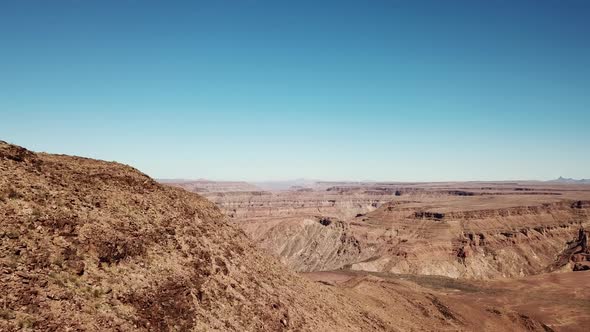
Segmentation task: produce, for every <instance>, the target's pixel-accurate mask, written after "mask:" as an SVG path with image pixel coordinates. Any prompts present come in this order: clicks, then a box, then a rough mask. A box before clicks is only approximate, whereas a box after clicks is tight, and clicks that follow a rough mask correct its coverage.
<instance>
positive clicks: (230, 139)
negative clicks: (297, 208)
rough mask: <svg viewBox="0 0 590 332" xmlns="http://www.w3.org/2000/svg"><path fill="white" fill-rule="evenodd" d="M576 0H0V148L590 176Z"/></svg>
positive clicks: (588, 21)
mask: <svg viewBox="0 0 590 332" xmlns="http://www.w3.org/2000/svg"><path fill="white" fill-rule="evenodd" d="M589 36H590V2H588V1H429V2H425V1H342V0H340V1H253V0H244V1H219V0H215V1H139V0H138V1H130V0H127V1H125V0H118V1H82V0H80V1H74V0H70V1H58V0H55V1H32V0H22V1H2V2H1V4H0V139H3V140H7V141H10V142H12V143H15V144H19V145H23V146H25V147H27V148H30V149H33V150H37V151H47V152H55V153H66V154H76V155H82V156H89V157H94V158H100V159H106V160H116V161H119V162H123V163H127V164H131V165H133V166H135V167H137V168H139V169H140V170H142V171H144V172H146V173H148V174H149V175H151V176H153V177H159V178H210V179H217V180H221V179H228V180H234V179H235V180H240V179H242V180H268V179H271V180H272V179H275V180H276V179H291V178H301V177H305V178H316V179H326V180H339V179H348V180H365V179H373V180H399V181H414V180H424V181H432V180H478V179H480V180H492V179H498V180H500V179H507V180H510V179H549V178H555V177H557V176H559V175H563V176H568V177H576V178H582V177H586V178H588V177H590V144H589V143H590V37H589Z"/></svg>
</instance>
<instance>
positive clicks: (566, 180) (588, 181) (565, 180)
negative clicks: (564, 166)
mask: <svg viewBox="0 0 590 332" xmlns="http://www.w3.org/2000/svg"><path fill="white" fill-rule="evenodd" d="M549 182H559V183H581V184H590V179H572V178H564V177H563V176H560V177H559V178H557V179H555V180H550V181H549Z"/></svg>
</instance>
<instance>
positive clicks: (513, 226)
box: [172, 181, 590, 331]
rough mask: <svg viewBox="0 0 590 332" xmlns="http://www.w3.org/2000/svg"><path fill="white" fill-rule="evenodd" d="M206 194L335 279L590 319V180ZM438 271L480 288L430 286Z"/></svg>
mask: <svg viewBox="0 0 590 332" xmlns="http://www.w3.org/2000/svg"><path fill="white" fill-rule="evenodd" d="M172 185H175V184H174V183H172ZM176 185H178V184H176ZM193 185H194V183H193ZM202 194H203V195H204V196H205V197H207V198H209V199H210V200H211V201H213V202H215V203H216V204H217V205H218V206H219V207H220V208H221V209H222V210H223V211H224V212H225V213H226V214H227V215H228V216H229V218H230V220H232V221H233V222H234V223H235V224H236V225H238V226H239V227H241V228H242V229H243V230H244V231H245V232H246V234H248V235H249V236H250V238H252V239H253V240H254V241H255V242H256V243H258V245H259V246H260V247H262V248H264V249H266V250H267V251H268V252H269V253H272V254H274V255H275V256H276V257H278V258H279V259H280V260H281V261H282V262H283V263H284V264H285V265H287V266H289V267H291V268H292V269H293V270H295V271H299V272H308V273H311V274H306V275H308V276H310V275H311V276H314V278H317V280H320V281H322V282H327V283H328V284H332V283H333V281H331V280H330V278H331V277H334V276H338V277H336V280H337V282H336V284H338V286H339V287H341V288H344V289H346V290H347V291H349V292H351V291H355V290H358V289H359V286H358V285H359V284H365V283H367V282H368V281H367V278H368V280H371V282H374V281H375V280H380V281H379V282H384V281H383V280H386V281H387V282H390V281H392V280H394V281H395V282H401V281H400V280H402V279H403V280H404V281H403V282H410V283H418V284H419V285H421V287H425V288H426V289H428V291H438V292H440V291H441V289H443V291H444V293H445V296H447V298H448V299H453V300H457V301H458V303H472V304H476V303H480V304H481V303H485V304H486V305H493V306H499V307H510V308H512V309H515V310H518V311H522V312H526V314H527V315H529V316H530V317H535V318H538V319H541V320H543V319H545V320H544V322H547V323H548V324H549V326H551V327H552V328H554V329H555V330H558V331H581V330H585V328H586V327H587V326H588V323H589V322H588V315H587V312H590V311H589V309H590V298H589V297H588V295H587V294H588V293H587V292H585V289H587V287H588V285H590V281H588V280H589V279H588V277H589V275H588V273H590V272H584V271H585V270H586V269H589V268H590V249H589V247H588V236H589V232H588V230H589V229H590V185H587V184H584V183H571V181H553V182H468V183H371V182H366V183H329V182H316V183H313V184H308V185H307V186H294V187H291V188H283V189H282V190H273V191H264V190H256V191H233V190H232V189H231V186H228V187H224V186H223V183H220V185H219V187H218V188H217V190H216V191H207V192H202ZM327 271H333V272H327ZM326 276H328V277H326ZM343 276H345V278H344V279H342V278H343ZM351 276H352V277H351ZM400 276H412V277H411V278H408V277H405V278H401V277H400ZM375 278H377V279H375ZM428 278H434V279H433V280H439V279H437V278H442V279H440V280H457V281H456V283H460V285H467V286H465V287H467V288H469V289H470V291H465V289H464V288H465V287H460V289H459V290H457V289H453V290H452V291H451V292H448V290H447V289H446V288H445V287H442V288H441V287H433V285H432V283H424V282H420V281H421V280H425V279H426V280H429V279H428ZM445 278H446V279H445ZM344 281H346V282H344ZM351 285H352V286H351ZM435 286H436V285H435ZM533 290H534V291H533ZM363 292H365V291H364V290H363ZM367 292H369V291H367ZM377 294H381V293H379V292H377ZM381 295H382V294H381ZM381 295H377V296H381Z"/></svg>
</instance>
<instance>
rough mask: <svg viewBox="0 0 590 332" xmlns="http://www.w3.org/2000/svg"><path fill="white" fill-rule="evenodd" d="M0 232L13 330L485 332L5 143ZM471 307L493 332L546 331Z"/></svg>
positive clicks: (198, 205)
mask: <svg viewBox="0 0 590 332" xmlns="http://www.w3.org/2000/svg"><path fill="white" fill-rule="evenodd" d="M0 225H2V228H1V230H0V241H1V242H0V293H1V294H2V298H1V303H0V330H1V331H17V330H25V331H27V330H30V331H33V330H34V331H67V330H70V331H204V330H207V331H215V330H216V331H281V330H321V331H361V330H362V331H368V330H373V331H396V330H399V329H401V330H411V329H414V330H425V329H428V330H431V329H436V330H473V329H474V328H475V326H478V325H477V324H478V323H479V322H478V321H477V320H479V318H478V319H474V318H472V315H460V314H457V311H458V310H460V309H461V308H460V307H454V306H453V305H450V306H449V305H447V304H445V303H444V299H443V298H442V296H443V295H435V294H430V295H428V294H424V293H423V292H421V291H419V290H416V292H415V293H412V294H401V293H400V294H397V295H396V296H398V297H399V300H400V301H402V300H403V301H406V302H407V303H412V302H411V301H421V300H420V299H423V300H424V301H423V302H424V303H423V304H421V305H420V306H421V308H422V309H421V310H415V309H413V308H412V305H406V306H403V307H400V308H399V310H396V311H395V312H390V311H387V310H384V309H383V308H384V307H383V306H382V305H381V304H380V303H377V302H375V301H372V300H371V297H363V296H365V295H361V294H359V295H355V296H357V297H355V296H352V295H349V294H348V293H347V292H344V291H341V290H340V289H339V288H336V287H333V286H326V285H322V284H320V283H314V282H311V281H307V280H305V279H303V278H302V277H300V276H297V275H295V274H293V273H292V272H290V271H289V270H288V269H287V268H286V267H284V266H283V265H281V264H280V263H278V262H277V261H275V260H274V259H272V258H269V257H267V256H265V255H263V254H261V253H260V252H259V251H258V250H257V249H256V248H255V247H254V246H253V245H252V244H251V243H250V241H249V240H248V239H247V238H246V236H245V235H244V233H243V232H242V231H241V230H239V229H237V228H235V227H233V226H231V225H229V224H228V223H226V221H225V220H224V217H223V215H222V214H221V213H220V211H219V210H218V209H217V208H216V207H215V206H214V205H213V204H212V203H210V202H208V201H207V200H205V199H203V198H201V197H200V196H198V195H196V194H193V193H189V192H186V191H184V190H181V189H177V188H171V187H164V186H161V185H159V184H158V183H156V182H155V181H154V180H152V179H150V178H149V177H147V176H146V175H144V174H142V173H140V172H138V171H137V170H135V169H133V168H131V167H129V166H125V165H121V164H117V163H109V162H103V161H97V160H91V159H86V158H79V157H70V156H62V155H49V154H43V153H33V152H30V151H28V150H26V149H24V148H21V147H18V146H14V145H10V144H7V143H5V142H0ZM439 296H440V297H439ZM377 308H380V309H379V310H377ZM470 310H472V311H473V310H478V312H481V313H482V315H484V316H482V317H484V318H485V319H486V321H487V322H488V323H487V325H486V327H488V329H489V330H498V329H510V330H523V331H524V330H543V328H544V326H543V325H542V324H540V323H538V322H536V321H532V320H528V319H527V320H522V319H520V320H518V319H517V320H511V319H499V318H495V316H494V315H492V314H488V313H486V312H487V311H485V310H484V308H476V309H473V308H470ZM449 312H450V313H451V314H450V315H451V316H449ZM507 315H508V316H510V315H513V314H510V313H507Z"/></svg>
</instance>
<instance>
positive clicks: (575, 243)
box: [548, 228, 590, 271]
mask: <svg viewBox="0 0 590 332" xmlns="http://www.w3.org/2000/svg"><path fill="white" fill-rule="evenodd" d="M588 237H590V231H588V230H585V229H584V228H580V229H579V230H578V235H577V237H576V238H574V239H572V240H571V241H569V242H567V246H566V248H565V249H564V250H563V251H562V252H561V253H560V254H559V256H558V257H557V259H556V260H555V262H554V263H553V264H552V265H551V266H549V268H548V270H549V271H554V270H559V269H563V268H564V267H571V268H572V269H573V271H586V270H589V269H590V247H589V245H588Z"/></svg>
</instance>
